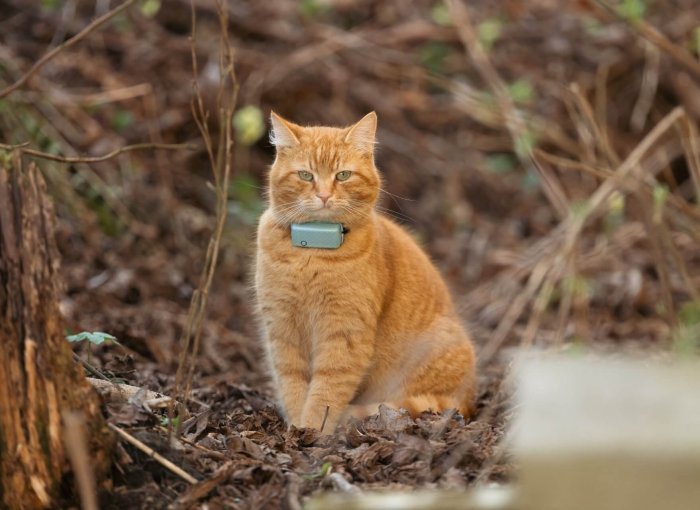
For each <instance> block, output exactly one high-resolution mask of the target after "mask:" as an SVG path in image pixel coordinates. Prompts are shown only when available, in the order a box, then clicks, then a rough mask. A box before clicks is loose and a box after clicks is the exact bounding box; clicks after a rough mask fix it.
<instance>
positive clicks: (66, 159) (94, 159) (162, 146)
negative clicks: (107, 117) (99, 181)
mask: <svg viewBox="0 0 700 510" xmlns="http://www.w3.org/2000/svg"><path fill="white" fill-rule="evenodd" d="M26 146H27V144H26V143H23V144H20V145H7V144H4V143H0V149H4V150H9V151H11V150H18V151H19V152H20V153H21V154H22V155H23V156H24V155H26V156H33V157H35V158H41V159H48V160H50V161H58V162H59V163H99V162H101V161H107V160H109V159H112V158H114V157H117V156H119V155H120V154H124V153H125V152H132V151H140V150H150V149H152V150H180V149H186V150H194V149H196V147H195V146H194V145H190V144H178V143H137V144H134V145H126V146H124V147H120V148H118V149H115V150H113V151H112V152H108V153H107V154H103V155H102V156H58V155H56V154H49V153H47V152H41V151H38V150H35V149H26V148H25V147H26Z"/></svg>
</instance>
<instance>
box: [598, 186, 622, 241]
mask: <svg viewBox="0 0 700 510" xmlns="http://www.w3.org/2000/svg"><path fill="white" fill-rule="evenodd" d="M624 221H625V195H623V194H622V193H620V192H619V191H613V193H612V194H611V195H610V198H608V210H607V213H606V214H605V218H604V220H603V223H604V226H605V232H606V233H607V234H612V233H613V232H614V231H615V230H617V228H618V227H619V226H620V225H622V224H623V223H624Z"/></svg>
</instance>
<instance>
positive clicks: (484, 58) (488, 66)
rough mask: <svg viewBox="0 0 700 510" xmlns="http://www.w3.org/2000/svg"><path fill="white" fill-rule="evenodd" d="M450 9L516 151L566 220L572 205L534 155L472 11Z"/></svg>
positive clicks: (451, 3)
mask: <svg viewBox="0 0 700 510" xmlns="http://www.w3.org/2000/svg"><path fill="white" fill-rule="evenodd" d="M447 7H448V8H449V10H450V14H451V16H452V19H453V20H454V24H455V27H456V28H457V34H458V35H459V39H460V40H461V42H462V45H463V46H464V49H465V50H466V51H467V53H468V54H469V56H470V57H471V59H472V61H473V62H474V65H475V66H476V68H477V70H478V71H479V74H481V77H482V78H483V79H484V81H486V83H487V84H488V86H489V88H490V89H491V91H492V92H493V94H494V96H495V97H496V101H497V102H498V108H499V109H500V111H501V114H502V116H503V120H504V121H505V125H506V128H507V129H508V132H509V133H510V136H511V138H512V142H513V151H514V152H515V154H516V156H517V157H518V158H519V159H520V161H521V163H522V164H523V166H524V167H525V168H527V169H535V170H537V172H538V174H539V176H540V178H541V179H542V190H543V191H544V194H545V196H546V197H547V199H548V200H549V202H550V203H551V204H552V207H553V208H554V211H555V212H556V214H557V216H558V217H559V218H560V219H563V218H565V217H566V215H567V214H568V212H569V204H568V200H567V198H566V194H565V193H564V190H563V188H562V186H561V183H560V182H559V181H558V179H557V178H556V176H555V175H554V174H553V173H551V172H548V171H547V169H546V168H544V167H542V166H540V165H538V164H537V161H536V160H535V159H534V157H533V154H532V146H531V145H532V144H531V143H530V142H529V137H530V136H531V135H530V133H529V132H528V127H527V125H526V123H525V120H524V119H523V115H522V113H521V112H520V111H518V109H517V108H516V106H515V103H514V102H513V99H512V98H511V96H510V93H509V91H508V87H507V85H506V84H505V82H504V81H503V79H502V78H501V77H500V76H499V74H498V72H497V71H496V68H495V67H494V66H493V64H492V63H491V60H490V59H489V57H488V55H487V54H486V51H485V50H484V48H483V45H482V44H481V42H480V41H479V37H478V36H477V34H476V30H475V29H474V26H473V25H472V22H471V19H470V15H469V10H468V9H467V7H466V6H465V5H464V4H463V3H462V2H461V0H448V1H447Z"/></svg>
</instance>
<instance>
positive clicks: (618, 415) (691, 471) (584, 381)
mask: <svg viewBox="0 0 700 510" xmlns="http://www.w3.org/2000/svg"><path fill="white" fill-rule="evenodd" d="M699 389H700V364H699V363H697V362H695V363H693V362H685V363H677V364H670V363H666V364H661V363H654V362H650V361H648V360H621V359H617V360H611V359H596V358H577V359H571V358H542V359H533V360H529V361H526V362H524V363H523V364H522V366H521V368H520V370H519V376H518V377H517V382H516V393H517V400H518V404H519V413H518V417H517V419H516V421H515V424H514V426H513V445H514V454H515V456H516V458H517V460H518V465H519V467H520V475H519V482H520V485H521V494H522V499H521V500H520V501H519V503H518V506H519V508H523V509H524V510H529V509H532V510H535V509H537V510H555V509H556V510H560V509H563V508H565V509H567V510H589V509H592V508H595V509H596V510H619V509H624V508H630V509H635V510H658V509H661V508H663V509H664V510H689V509H691V508H700V483H698V480H699V479H700V478H699V477H700V393H699Z"/></svg>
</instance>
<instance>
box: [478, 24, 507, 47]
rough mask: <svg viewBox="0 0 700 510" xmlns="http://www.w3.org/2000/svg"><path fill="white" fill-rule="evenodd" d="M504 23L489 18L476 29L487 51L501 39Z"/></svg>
mask: <svg viewBox="0 0 700 510" xmlns="http://www.w3.org/2000/svg"><path fill="white" fill-rule="evenodd" d="M502 29H503V22H502V21H501V20H499V19H498V18H489V19H487V20H484V21H482V22H481V23H479V26H477V27H476V33H477V37H478V38H479V41H480V42H481V45H482V46H483V47H484V49H485V50H486V51H488V50H490V49H491V48H492V47H493V44H494V43H495V42H496V41H497V40H498V39H499V37H501V32H502Z"/></svg>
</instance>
